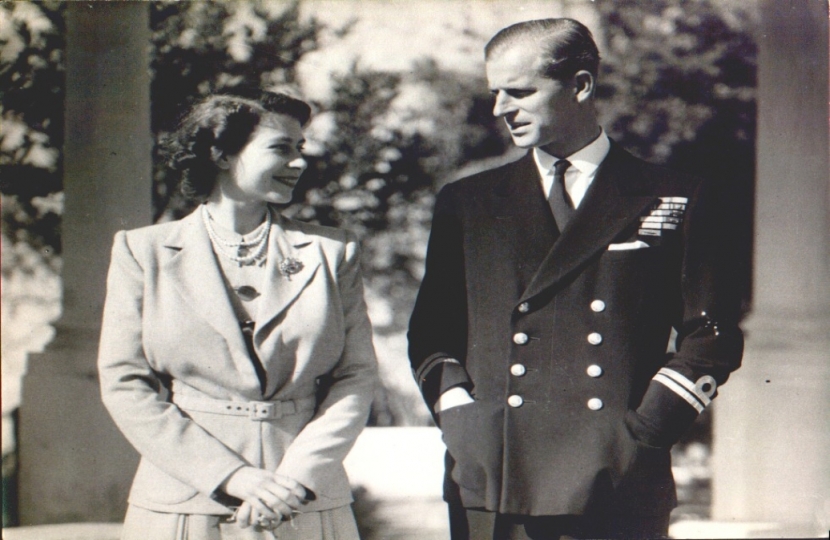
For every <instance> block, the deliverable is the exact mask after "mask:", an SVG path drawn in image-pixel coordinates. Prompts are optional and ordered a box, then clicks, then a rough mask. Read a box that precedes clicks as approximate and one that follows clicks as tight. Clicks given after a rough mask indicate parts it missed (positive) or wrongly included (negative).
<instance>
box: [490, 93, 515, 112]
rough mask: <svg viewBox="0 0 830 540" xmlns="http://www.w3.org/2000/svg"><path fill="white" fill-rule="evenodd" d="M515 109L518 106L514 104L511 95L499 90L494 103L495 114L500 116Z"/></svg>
mask: <svg viewBox="0 0 830 540" xmlns="http://www.w3.org/2000/svg"><path fill="white" fill-rule="evenodd" d="M515 110H516V107H515V106H514V104H513V100H511V99H510V96H508V95H507V94H505V93H504V92H498V93H497V94H496V101H495V103H493V116H495V117H497V118H500V117H502V116H505V115H507V114H510V113H511V112H514V111H515Z"/></svg>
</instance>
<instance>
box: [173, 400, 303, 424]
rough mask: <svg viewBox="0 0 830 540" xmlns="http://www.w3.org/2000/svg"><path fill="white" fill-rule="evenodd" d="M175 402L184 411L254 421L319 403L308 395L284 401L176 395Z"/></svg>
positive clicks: (292, 412) (280, 415)
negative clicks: (245, 417) (239, 417)
mask: <svg viewBox="0 0 830 540" xmlns="http://www.w3.org/2000/svg"><path fill="white" fill-rule="evenodd" d="M173 403H175V404H176V405H177V406H178V407H179V408H180V409H182V410H183V411H193V412H204V413H211V414H224V415H227V416H247V417H248V418H250V419H251V420H253V421H261V420H275V419H277V418H282V417H283V416H288V415H290V414H296V413H298V412H301V411H312V410H314V407H315V406H316V405H317V400H316V399H315V398H313V397H307V398H301V399H288V400H284V401H226V400H223V399H210V398H197V397H191V396H175V395H174V396H173Z"/></svg>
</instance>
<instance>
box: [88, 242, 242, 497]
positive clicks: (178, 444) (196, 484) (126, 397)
mask: <svg viewBox="0 0 830 540" xmlns="http://www.w3.org/2000/svg"><path fill="white" fill-rule="evenodd" d="M144 286H145V276H144V270H143V269H142V267H141V266H140V264H139V263H138V261H137V260H136V258H135V257H134V255H133V252H132V251H131V250H130V247H129V244H128V239H127V234H126V233H125V232H124V231H121V232H119V233H117V234H116V235H115V241H114V245H113V248H112V259H111V262H110V268H109V273H108V276H107V295H106V301H105V304H104V318H103V324H102V328H101V343H100V348H99V353H98V371H99V376H100V381H101V395H102V399H103V402H104V405H105V406H106V407H107V409H108V410H109V412H110V414H111V415H112V417H113V419H114V420H115V423H116V424H117V426H118V427H119V429H120V430H121V432H122V433H123V434H124V436H125V437H126V438H127V440H129V441H130V443H131V444H132V445H133V446H134V447H135V448H136V450H138V452H139V453H140V454H141V455H142V456H143V457H144V458H145V459H147V460H149V461H150V462H152V463H153V464H154V465H155V466H156V467H158V468H159V469H161V470H163V471H164V472H166V473H168V474H169V475H171V476H172V477H174V478H176V479H178V480H180V481H182V482H184V483H186V484H188V485H190V486H192V487H193V488H195V489H197V490H199V491H201V492H202V493H204V494H206V495H209V496H210V495H213V493H214V491H215V490H216V489H217V487H218V486H219V485H220V484H221V483H222V482H223V481H224V480H225V478H227V477H228V476H229V475H230V474H231V473H232V472H234V471H235V470H237V469H238V468H240V467H242V466H245V465H247V463H246V461H245V460H244V459H243V458H242V457H240V456H239V455H238V454H236V453H235V452H233V451H232V450H231V449H229V448H228V447H227V446H225V445H224V444H222V443H221V442H220V441H219V440H217V439H216V438H215V437H213V436H212V435H210V434H209V433H208V432H206V431H205V430H204V429H202V428H201V427H200V426H198V425H197V424H196V423H195V422H193V421H192V420H190V419H189V418H187V417H185V416H184V415H183V414H182V412H181V411H180V410H179V408H178V407H176V406H175V405H173V404H172V403H168V402H166V401H165V400H164V399H163V398H162V395H161V394H160V390H161V381H160V379H159V377H158V374H157V373H155V372H154V371H153V369H152V368H151V367H150V365H149V363H148V362H147V359H146V357H145V354H144V348H143V344H142V303H143V297H144Z"/></svg>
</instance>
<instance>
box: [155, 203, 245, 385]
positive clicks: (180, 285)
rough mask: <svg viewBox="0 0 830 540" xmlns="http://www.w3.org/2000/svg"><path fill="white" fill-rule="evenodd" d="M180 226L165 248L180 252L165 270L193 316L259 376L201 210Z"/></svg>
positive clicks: (237, 360)
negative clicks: (231, 301) (203, 320)
mask: <svg viewBox="0 0 830 540" xmlns="http://www.w3.org/2000/svg"><path fill="white" fill-rule="evenodd" d="M180 224H181V226H180V227H177V228H176V229H175V231H174V232H173V234H171V235H170V236H169V237H168V238H167V240H166V242H165V244H164V245H165V247H167V248H169V249H173V250H176V251H177V253H176V254H175V255H173V257H172V258H171V259H170V260H169V261H168V262H167V263H166V266H165V269H166V271H167V272H169V273H170V275H171V276H172V278H173V281H174V283H175V285H176V288H177V289H178V291H179V294H181V296H182V297H183V298H184V300H185V301H186V302H187V304H188V305H189V306H190V307H191V309H192V310H193V313H194V314H195V315H196V316H198V317H202V318H204V319H205V321H207V322H208V324H210V325H211V326H212V327H213V329H214V330H216V332H218V333H219V334H221V335H222V337H224V338H225V340H226V341H227V343H228V348H229V349H230V352H231V355H232V357H233V360H234V363H235V364H236V366H237V368H238V369H239V370H240V371H242V372H250V374H251V375H254V376H255V373H254V370H253V368H252V366H251V361H250V360H249V359H248V352H247V348H246V346H245V341H244V338H243V337H242V332H241V331H240V329H239V321H238V320H237V318H236V315H235V314H234V312H233V308H232V307H231V303H230V300H229V298H228V291H227V288H226V287H225V282H224V279H223V278H222V274H221V272H220V270H219V265H218V263H217V262H216V260H215V256H214V254H213V249H212V247H211V244H210V238H209V237H208V234H207V231H206V230H205V228H204V226H203V225H202V222H201V215H200V212H199V210H197V211H195V212H193V213H191V214H190V215H189V216H187V217H185V218H184V219H182V220H181V221H180Z"/></svg>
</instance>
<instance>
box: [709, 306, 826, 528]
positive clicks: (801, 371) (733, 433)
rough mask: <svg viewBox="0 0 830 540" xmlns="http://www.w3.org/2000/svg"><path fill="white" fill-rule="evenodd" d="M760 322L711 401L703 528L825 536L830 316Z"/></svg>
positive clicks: (749, 327) (751, 322) (749, 326)
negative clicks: (765, 526) (758, 527)
mask: <svg viewBox="0 0 830 540" xmlns="http://www.w3.org/2000/svg"><path fill="white" fill-rule="evenodd" d="M770 312H772V313H774V314H773V315H769V314H768V313H770ZM761 313H763V314H762V315H753V316H752V317H751V318H749V319H748V320H747V321H746V324H745V325H744V328H745V330H746V334H747V341H746V350H745V352H744V360H743V367H742V368H741V369H739V370H738V371H737V372H735V373H734V374H733V375H732V377H731V378H730V380H729V382H728V383H727V384H726V385H725V386H724V387H723V390H722V391H721V392H720V393H719V397H718V398H717V399H716V400H715V409H714V437H713V441H714V444H713V452H712V463H713V475H712V477H713V490H712V499H713V503H712V519H713V520H714V521H720V522H726V523H732V524H737V523H739V522H751V523H769V522H772V523H775V524H776V527H778V528H783V529H782V530H784V531H785V532H786V530H788V529H787V528H790V529H794V530H807V531H809V530H818V531H824V533H825V534H826V532H827V530H828V527H830V460H828V459H827V449H828V448H830V392H828V388H830V361H828V360H830V314H812V315H804V314H801V315H799V314H791V315H787V314H783V313H778V312H775V311H774V310H769V311H766V312H764V311H763V310H762V311H761ZM765 534H766V533H765ZM771 534H772V533H770V535H771ZM770 535H767V536H770Z"/></svg>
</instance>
